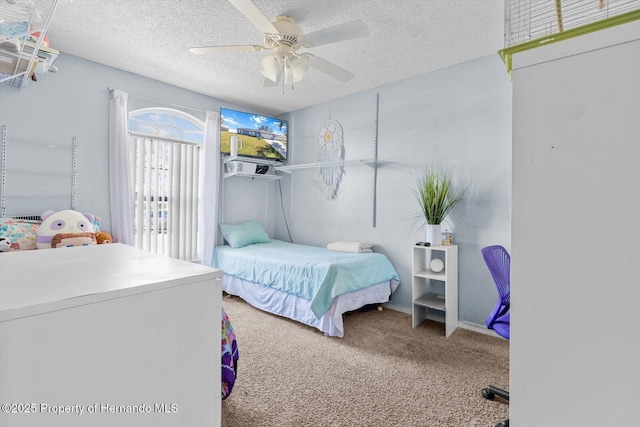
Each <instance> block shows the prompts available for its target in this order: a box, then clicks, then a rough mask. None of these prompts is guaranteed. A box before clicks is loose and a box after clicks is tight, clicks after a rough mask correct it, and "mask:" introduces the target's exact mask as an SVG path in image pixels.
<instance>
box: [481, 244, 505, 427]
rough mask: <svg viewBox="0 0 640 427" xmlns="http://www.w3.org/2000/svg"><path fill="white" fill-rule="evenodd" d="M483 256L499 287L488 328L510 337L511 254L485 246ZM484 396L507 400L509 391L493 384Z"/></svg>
mask: <svg viewBox="0 0 640 427" xmlns="http://www.w3.org/2000/svg"><path fill="white" fill-rule="evenodd" d="M482 256H483V257H484V261H485V262H486V263H487V267H489V271H490V272H491V275H492V276H493V281H494V282H495V284H496V287H497V288H498V301H497V302H496V306H495V307H494V308H493V311H492V312H491V314H490V315H489V317H487V321H486V324H487V328H489V329H493V330H494V331H496V333H497V334H498V335H500V336H501V337H503V338H506V339H509V323H510V319H509V306H510V303H511V299H510V287H511V256H510V255H509V252H507V250H506V249H505V248H503V247H502V246H500V245H493V246H487V247H486V248H483V249H482ZM482 396H483V397H484V398H485V399H489V400H493V399H494V398H495V397H496V396H499V397H501V398H502V399H505V400H507V401H508V400H509V392H508V391H506V390H503V389H501V388H498V387H494V386H492V385H490V386H488V387H486V388H483V389H482ZM496 427H509V420H504V421H502V422H500V423H498V424H496Z"/></svg>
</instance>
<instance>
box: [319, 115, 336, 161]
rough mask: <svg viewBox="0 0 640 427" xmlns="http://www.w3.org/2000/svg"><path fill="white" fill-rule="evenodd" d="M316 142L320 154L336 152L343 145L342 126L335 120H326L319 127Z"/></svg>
mask: <svg viewBox="0 0 640 427" xmlns="http://www.w3.org/2000/svg"><path fill="white" fill-rule="evenodd" d="M316 141H317V143H318V147H319V148H320V152H321V153H332V152H334V151H336V150H337V149H338V148H340V147H341V146H342V144H343V141H342V126H341V125H340V123H338V122H337V121H335V120H327V121H326V122H324V123H323V124H321V125H320V129H318V135H317V136H316Z"/></svg>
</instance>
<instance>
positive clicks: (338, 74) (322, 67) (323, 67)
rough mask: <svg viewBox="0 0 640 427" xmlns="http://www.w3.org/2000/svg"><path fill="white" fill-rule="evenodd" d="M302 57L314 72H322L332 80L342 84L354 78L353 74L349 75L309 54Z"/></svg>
mask: <svg viewBox="0 0 640 427" xmlns="http://www.w3.org/2000/svg"><path fill="white" fill-rule="evenodd" d="M303 57H304V58H305V59H306V60H307V62H308V63H309V65H310V66H312V67H313V68H315V69H316V70H319V71H322V72H323V73H326V74H328V75H330V76H331V77H333V78H334V79H336V80H340V81H341V82H343V83H346V82H348V81H349V80H351V79H352V78H353V77H354V76H353V74H351V73H350V72H348V71H347V70H345V69H344V68H340V67H338V66H337V65H335V64H332V63H331V62H329V61H327V60H325V59H322V58H319V57H317V56H315V55H312V54H310V53H305V54H304V55H303Z"/></svg>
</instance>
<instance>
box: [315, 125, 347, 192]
mask: <svg viewBox="0 0 640 427" xmlns="http://www.w3.org/2000/svg"><path fill="white" fill-rule="evenodd" d="M316 138H317V140H316V141H317V143H318V162H319V163H329V164H328V165H327V166H321V167H320V181H321V182H322V188H323V191H324V194H325V196H327V199H329V200H335V198H336V193H337V191H338V185H339V184H340V180H341V179H342V174H343V172H344V168H343V167H342V165H341V164H338V163H339V162H341V161H343V160H344V143H343V140H342V125H340V123H338V122H337V121H335V120H327V121H326V122H324V123H323V124H322V125H320V129H318V135H317V137H316Z"/></svg>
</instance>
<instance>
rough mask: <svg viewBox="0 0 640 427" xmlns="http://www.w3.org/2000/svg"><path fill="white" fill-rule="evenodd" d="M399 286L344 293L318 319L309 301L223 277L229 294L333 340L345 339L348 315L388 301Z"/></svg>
mask: <svg viewBox="0 0 640 427" xmlns="http://www.w3.org/2000/svg"><path fill="white" fill-rule="evenodd" d="M399 283H400V282H398V281H397V280H389V281H386V282H382V283H378V284H376V285H373V286H370V287H368V288H366V289H362V290H359V291H353V292H349V293H346V294H342V295H340V296H338V297H337V298H336V299H335V300H334V301H333V304H332V305H331V307H330V308H329V310H327V312H326V313H325V314H324V315H323V316H322V317H321V318H319V319H318V318H317V317H316V316H315V314H313V311H311V301H309V300H306V299H304V298H300V297H298V296H296V295H292V294H289V293H287V292H283V291H280V290H277V289H273V288H270V287H268V286H264V285H261V284H259V283H255V282H251V281H248V280H244V279H240V278H238V277H234V276H230V275H228V274H225V275H223V276H222V289H223V290H224V291H225V292H227V293H228V294H231V295H236V296H239V297H240V298H242V299H243V300H245V301H246V302H248V303H249V304H251V305H252V306H254V307H256V308H259V309H260V310H264V311H266V312H268V313H272V314H276V315H279V316H283V317H287V318H289V319H293V320H296V321H298V322H300V323H303V324H305V325H308V326H312V327H314V328H317V329H319V330H320V331H322V332H323V333H324V334H325V335H328V336H332V337H343V336H344V324H343V320H342V315H343V314H344V313H346V312H348V311H353V310H357V309H359V308H361V307H364V306H365V305H368V304H381V303H385V302H388V301H389V298H390V296H391V294H392V293H393V292H394V291H395V290H396V288H397V287H398V285H399Z"/></svg>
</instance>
